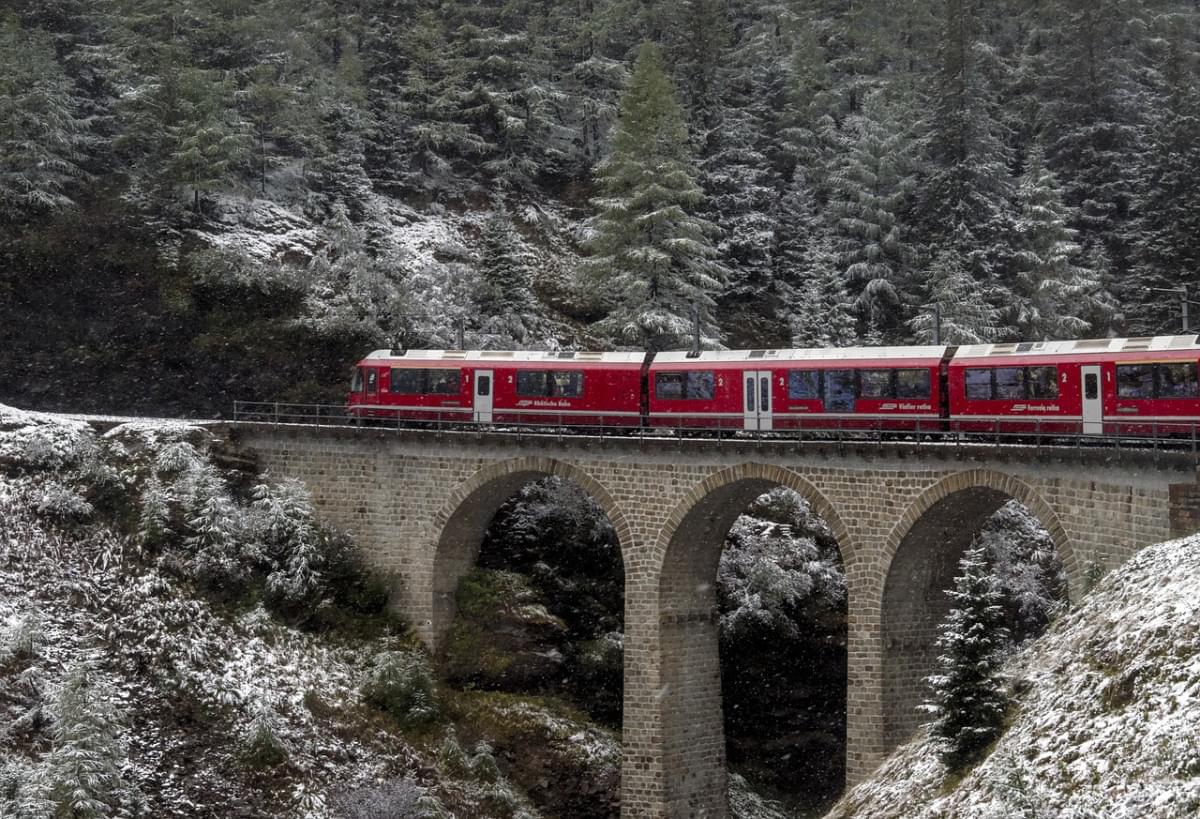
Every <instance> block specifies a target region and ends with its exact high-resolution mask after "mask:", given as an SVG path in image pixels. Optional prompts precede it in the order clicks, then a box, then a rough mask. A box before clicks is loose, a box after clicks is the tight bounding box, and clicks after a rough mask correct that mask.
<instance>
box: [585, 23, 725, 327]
mask: <svg viewBox="0 0 1200 819" xmlns="http://www.w3.org/2000/svg"><path fill="white" fill-rule="evenodd" d="M598 177H599V183H600V185H601V187H602V189H603V191H604V196H602V197H601V198H599V199H597V200H595V204H596V206H597V207H598V208H599V210H600V214H599V216H598V217H597V220H596V228H597V231H596V235H595V237H594V239H593V241H592V249H593V251H594V254H595V255H594V256H593V257H592V258H591V259H590V260H589V262H588V265H587V269H588V271H589V273H590V274H591V275H592V277H593V280H594V284H595V287H596V289H597V292H598V293H601V294H603V296H602V300H603V301H605V302H607V306H608V307H610V310H609V314H608V316H607V317H606V318H605V319H604V320H603V321H601V322H600V324H599V329H600V330H601V331H602V332H606V333H608V334H610V335H611V336H613V337H615V338H618V339H620V340H621V341H623V342H625V343H627V344H636V345H640V346H642V347H644V348H645V349H648V350H662V349H664V348H667V347H670V346H679V345H682V344H685V343H686V339H687V338H688V337H689V335H690V333H691V329H692V320H691V315H692V309H693V305H695V306H697V307H698V308H699V310H700V319H701V332H702V335H703V336H704V337H705V340H706V342H707V343H708V344H709V345H713V344H716V343H717V329H716V325H715V324H714V322H713V319H712V308H713V305H714V302H713V295H714V294H715V293H716V292H717V290H718V289H719V288H720V286H721V283H722V281H723V280H724V278H725V271H724V270H723V268H721V266H720V265H719V264H717V263H716V262H715V261H713V257H714V256H715V254H716V250H715V249H714V248H713V245H712V237H713V236H714V235H715V234H716V227H715V226H714V225H712V224H711V223H710V222H707V221H705V220H704V219H701V218H699V217H697V216H695V215H694V213H695V212H696V210H697V209H698V208H699V207H700V206H701V204H702V201H703V193H702V191H701V189H700V187H699V186H698V185H697V184H696V180H695V177H696V173H695V168H694V166H693V162H692V156H691V152H690V150H689V149H688V140H687V126H686V124H685V123H684V119H683V112H682V111H681V110H680V107H679V104H678V103H677V102H676V100H675V92H674V89H673V88H672V86H671V81H670V79H669V78H668V77H667V74H666V70H665V68H664V67H663V60H662V55H661V54H660V53H659V50H658V48H657V46H655V45H654V44H653V43H645V44H644V45H643V46H642V49H641V51H640V52H639V54H638V59H637V63H636V64H635V66H634V71H633V77H632V78H631V79H630V82H629V88H628V89H627V90H626V92H625V95H624V96H623V97H622V98H621V110H620V115H619V117H618V120H617V127H616V131H615V134H614V137H613V153H612V156H610V157H609V159H608V161H607V162H606V163H605V164H604V165H603V166H602V167H601V169H600V171H599V174H598Z"/></svg>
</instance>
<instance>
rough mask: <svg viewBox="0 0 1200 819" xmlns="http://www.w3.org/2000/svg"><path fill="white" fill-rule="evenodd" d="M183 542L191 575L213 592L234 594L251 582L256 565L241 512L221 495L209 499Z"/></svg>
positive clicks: (190, 526) (193, 519)
mask: <svg viewBox="0 0 1200 819" xmlns="http://www.w3.org/2000/svg"><path fill="white" fill-rule="evenodd" d="M188 527H189V529H190V531H191V532H192V534H191V535H189V536H188V537H187V538H186V539H185V540H184V547H185V548H186V549H187V550H188V551H189V552H190V555H189V557H188V562H187V568H188V573H189V575H190V576H191V577H192V578H193V579H195V580H196V581H198V582H200V583H201V584H203V585H205V586H206V587H208V588H210V589H214V590H220V591H222V592H224V593H226V594H235V593H236V592H237V591H239V590H240V589H241V588H242V587H243V586H244V585H245V584H246V582H247V581H248V580H249V578H250V576H251V574H252V573H253V571H254V563H253V561H252V559H251V558H250V556H249V555H248V554H247V551H248V550H247V548H246V547H245V546H244V543H245V534H244V532H245V527H244V525H243V520H242V513H241V510H240V509H238V508H237V506H236V505H234V503H233V501H232V500H231V499H230V498H229V497H227V496H225V495H221V494H215V495H212V496H210V497H209V498H208V499H207V500H205V501H204V502H203V503H202V504H201V505H200V509H199V510H197V514H196V516H195V517H193V518H192V519H191V520H189V521H188Z"/></svg>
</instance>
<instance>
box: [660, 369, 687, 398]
mask: <svg viewBox="0 0 1200 819" xmlns="http://www.w3.org/2000/svg"><path fill="white" fill-rule="evenodd" d="M654 397H655V398H658V399H659V400H666V401H674V400H676V399H679V398H683V373H656V374H655V376H654Z"/></svg>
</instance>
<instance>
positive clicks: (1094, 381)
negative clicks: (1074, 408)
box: [1083, 373, 1100, 401]
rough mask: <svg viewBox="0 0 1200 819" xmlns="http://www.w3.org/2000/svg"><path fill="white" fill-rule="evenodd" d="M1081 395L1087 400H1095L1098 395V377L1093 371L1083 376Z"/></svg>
mask: <svg viewBox="0 0 1200 819" xmlns="http://www.w3.org/2000/svg"><path fill="white" fill-rule="evenodd" d="M1083 397H1084V398H1085V399H1086V400H1088V401H1095V400H1096V399H1097V398H1099V397H1100V379H1099V378H1097V377H1096V374H1095V373H1088V374H1087V375H1085V376H1084V377H1083Z"/></svg>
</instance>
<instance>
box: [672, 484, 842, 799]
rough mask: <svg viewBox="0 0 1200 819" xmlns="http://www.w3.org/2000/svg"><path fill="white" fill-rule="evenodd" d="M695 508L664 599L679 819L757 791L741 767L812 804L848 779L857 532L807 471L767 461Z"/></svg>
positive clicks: (696, 494) (679, 534) (677, 543)
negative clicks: (850, 585) (850, 559)
mask: <svg viewBox="0 0 1200 819" xmlns="http://www.w3.org/2000/svg"><path fill="white" fill-rule="evenodd" d="M705 490H707V491H705ZM681 512H682V514H680V515H678V516H672V520H675V519H678V521H679V522H678V524H677V525H675V526H674V527H673V528H672V527H670V526H668V527H667V529H666V530H665V531H664V533H663V539H664V540H665V552H664V558H663V570H662V575H661V581H660V592H659V593H660V618H661V619H660V639H661V641H662V683H663V687H662V691H661V697H662V702H663V709H662V713H663V738H664V770H665V771H667V772H668V779H667V783H666V797H667V802H668V806H669V815H672V816H675V815H679V816H688V815H712V814H711V813H703V812H704V811H709V812H711V810H712V809H713V806H714V805H724V804H725V803H726V802H725V800H726V799H727V798H729V797H728V796H727V794H728V792H729V791H731V790H732V791H734V792H735V793H744V790H743V789H744V788H745V787H746V785H745V784H743V781H742V780H739V779H732V780H731V779H730V778H729V776H728V771H729V770H731V771H733V772H734V773H735V774H738V775H740V776H744V777H745V778H746V779H748V780H749V782H748V787H749V788H750V790H752V791H753V792H754V793H755V794H757V795H759V796H764V797H767V798H771V799H775V800H781V801H784V802H785V804H786V805H787V806H788V807H789V808H792V809H795V810H805V809H812V808H814V807H816V806H817V805H819V804H820V803H822V802H824V801H827V800H828V799H829V798H831V797H834V796H836V795H838V793H840V791H841V789H842V786H843V784H844V780H845V747H846V735H845V731H846V688H847V686H846V595H845V574H844V572H843V571H842V566H841V555H840V553H839V551H838V544H839V543H841V544H845V543H846V540H845V527H844V526H842V524H841V521H840V520H838V519H837V517H836V515H835V514H834V513H833V509H832V507H831V506H830V505H829V503H828V502H827V501H826V500H825V498H824V497H823V496H822V495H820V493H819V492H817V491H816V490H815V488H813V487H812V486H811V485H810V484H809V483H808V482H807V481H805V480H804V479H803V478H801V477H800V476H799V475H796V474H795V473H791V472H788V471H786V470H782V469H777V468H774V467H760V466H757V465H747V466H744V467H739V468H736V469H733V470H727V471H726V472H724V473H719V474H718V475H716V476H713V477H711V478H710V479H709V480H707V481H705V482H704V484H702V485H701V487H699V488H697V490H694V491H693V492H692V493H690V495H689V498H688V499H687V500H685V502H684V507H683V509H682V510H681ZM747 513H749V514H747ZM818 541H819V542H818ZM723 556H724V559H723ZM823 575H824V576H823ZM823 583H827V584H828V588H821V585H822V584H823ZM822 597H823V598H824V602H822V603H819V604H814V600H816V599H817V598H822ZM831 601H832V602H831ZM817 611H820V612H821V617H822V618H823V621H822V622H814V619H815V618H814V617H813V615H814V612H817ZM789 618H793V619H792V621H791V622H785V621H787V620H788V619H789ZM806 618H808V620H807V621H805V620H806ZM831 621H832V622H831ZM814 635H820V637H819V638H818V639H817V640H815V641H814V640H813V637H814ZM830 635H832V637H831V636H830ZM806 641H807V644H806ZM814 642H824V643H825V644H824V645H822V646H820V648H819V650H813V648H812V644H813V643H814ZM806 645H807V650H808V652H809V654H808V656H806V657H805V656H798V653H797V650H798V649H799V651H800V653H802V652H803V651H804V650H805V649H803V648H801V647H803V646H806ZM814 662H816V663H820V664H822V665H823V667H822V668H819V669H814V668H813V667H812V666H813V663H814ZM734 663H736V664H737V667H736V668H733V667H730V666H731V664H734ZM723 683H724V685H723ZM751 798H753V797H751Z"/></svg>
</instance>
